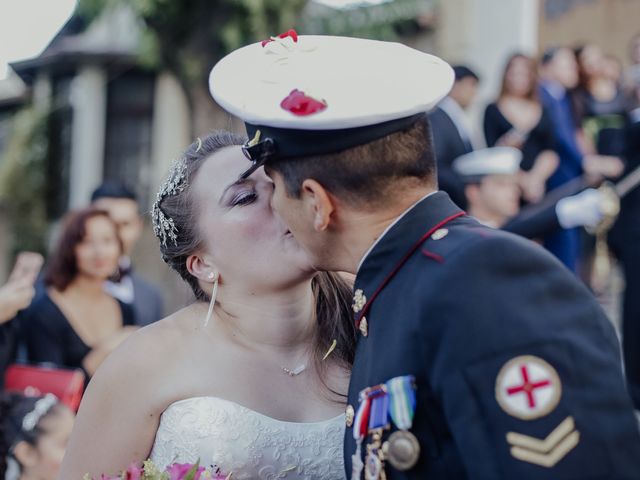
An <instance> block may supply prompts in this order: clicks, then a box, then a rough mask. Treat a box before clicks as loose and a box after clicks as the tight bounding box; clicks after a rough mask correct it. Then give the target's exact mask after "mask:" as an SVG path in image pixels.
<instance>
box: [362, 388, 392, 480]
mask: <svg viewBox="0 0 640 480" xmlns="http://www.w3.org/2000/svg"><path fill="white" fill-rule="evenodd" d="M369 398H370V399H371V413H370V414H369V435H371V443H370V444H369V445H367V456H366V459H365V470H364V472H365V475H364V477H365V479H366V480H386V478H387V477H386V473H385V471H384V455H383V452H382V434H383V432H384V430H386V429H388V428H389V396H388V395H387V391H386V386H385V385H384V384H383V385H379V386H377V387H374V388H373V389H371V391H370V392H369Z"/></svg>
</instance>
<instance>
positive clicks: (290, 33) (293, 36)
mask: <svg viewBox="0 0 640 480" xmlns="http://www.w3.org/2000/svg"><path fill="white" fill-rule="evenodd" d="M287 37H291V39H292V40H293V42H294V43H298V32H296V31H295V30H294V29H293V28H292V29H291V30H289V31H288V32H285V33H281V34H280V35H278V38H287ZM271 42H273V39H271V38H269V39H268V40H263V41H262V42H261V43H260V45H262V47H263V48H264V46H265V45H266V44H267V43H271Z"/></svg>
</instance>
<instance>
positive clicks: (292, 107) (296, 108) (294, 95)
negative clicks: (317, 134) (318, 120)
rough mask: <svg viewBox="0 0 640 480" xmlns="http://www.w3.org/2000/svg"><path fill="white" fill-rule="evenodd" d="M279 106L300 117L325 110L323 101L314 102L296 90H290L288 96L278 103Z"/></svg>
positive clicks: (314, 100)
mask: <svg viewBox="0 0 640 480" xmlns="http://www.w3.org/2000/svg"><path fill="white" fill-rule="evenodd" d="M280 106H281V107H282V108H284V109H285V110H287V111H288V112H291V113H293V114H294V115H297V116H300V117H304V116H307V115H313V114H314V113H318V112H321V111H322V110H324V109H325V108H327V104H326V102H325V101H324V100H316V99H315V98H312V97H309V96H307V95H305V94H304V92H301V91H300V90H298V89H295V90H292V91H291V93H290V94H289V96H287V98H285V99H284V100H282V102H280Z"/></svg>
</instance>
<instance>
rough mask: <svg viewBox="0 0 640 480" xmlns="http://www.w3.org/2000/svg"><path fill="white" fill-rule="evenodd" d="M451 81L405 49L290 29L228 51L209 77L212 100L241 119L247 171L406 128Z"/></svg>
mask: <svg viewBox="0 0 640 480" xmlns="http://www.w3.org/2000/svg"><path fill="white" fill-rule="evenodd" d="M452 84H453V71H452V69H451V67H450V66H449V65H448V64H447V63H446V62H444V61H443V60H441V59H439V58H437V57H435V56H433V55H429V54H426V53H423V52H420V51H418V50H415V49H412V48H409V47H407V46H405V45H402V44H399V43H391V42H381V41H375V40H364V39H359V38H347V37H333V36H314V35H301V36H298V35H297V34H296V32H295V31H293V30H290V31H289V32H287V33H285V34H282V35H279V36H278V37H272V38H271V39H270V40H267V41H265V42H259V43H254V44H252V45H248V46H246V47H243V48H240V49H238V50H236V51H234V52H232V53H230V54H229V55H227V56H226V57H224V58H223V59H222V60H220V61H219V62H218V64H217V65H216V66H215V67H214V68H213V70H212V71H211V75H210V77H209V88H210V90H211V94H212V96H213V98H214V99H215V100H216V101H217V102H218V104H220V106H222V107H223V108H224V109H225V110H227V111H228V112H230V113H232V114H233V115H235V116H237V117H239V118H240V119H241V120H243V121H244V122H245V125H246V128H247V134H248V136H249V138H250V139H251V140H250V141H249V142H248V143H247V145H245V154H246V155H247V156H248V157H249V158H250V159H251V160H252V161H253V162H254V167H253V169H255V168H257V167H258V166H260V165H262V164H264V163H265V161H267V160H269V159H272V158H295V157H304V156H309V155H321V154H327V153H333V152H338V151H341V150H344V149H347V148H351V147H354V146H357V145H361V144H364V143H368V142H371V141H373V140H375V139H377V138H381V137H384V136H386V135H388V134H390V133H393V132H395V131H399V130H403V129H406V128H408V127H409V126H411V125H412V124H413V123H415V122H416V121H418V120H419V119H420V118H421V117H422V116H423V115H424V113H425V112H427V111H428V110H430V109H431V108H432V107H433V106H434V105H435V104H436V103H438V101H440V100H441V99H442V98H443V97H444V96H445V95H446V94H447V93H448V92H449V90H450V88H451V86H452ZM253 169H252V170H251V171H253ZM249 173H250V172H245V175H244V176H247V175H248V174H249Z"/></svg>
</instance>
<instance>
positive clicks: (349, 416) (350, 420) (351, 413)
mask: <svg viewBox="0 0 640 480" xmlns="http://www.w3.org/2000/svg"><path fill="white" fill-rule="evenodd" d="M344 416H345V418H344V419H345V422H346V424H347V427H349V428H351V426H352V425H353V419H354V418H355V416H356V412H355V411H354V410H353V407H352V406H351V405H347V411H346V412H345V414H344Z"/></svg>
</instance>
